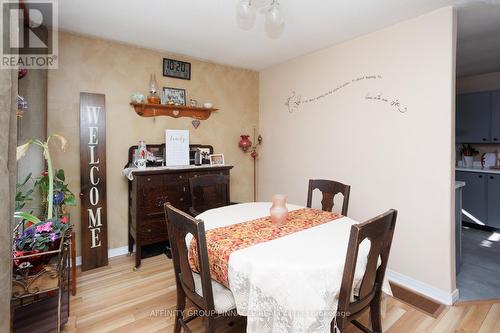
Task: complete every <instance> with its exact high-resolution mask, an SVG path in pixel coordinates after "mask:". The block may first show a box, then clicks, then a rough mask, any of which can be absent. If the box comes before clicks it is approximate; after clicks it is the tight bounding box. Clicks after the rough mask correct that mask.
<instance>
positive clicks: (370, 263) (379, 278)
mask: <svg viewBox="0 0 500 333" xmlns="http://www.w3.org/2000/svg"><path fill="white" fill-rule="evenodd" d="M396 218H397V211H396V210H393V209H391V210H389V211H388V212H386V213H384V214H382V215H379V216H377V217H375V218H373V219H370V220H369V221H367V222H364V223H361V224H357V225H353V226H352V227H351V234H350V239H349V246H348V250H347V255H346V260H345V265H344V274H343V277H342V285H341V290H340V294H339V303H338V304H339V305H338V311H345V312H352V311H358V310H359V308H360V307H359V306H356V305H360V303H363V304H365V303H369V302H371V300H372V299H376V298H377V297H379V295H380V293H381V291H382V284H383V280H384V276H385V271H386V268H387V261H388V259H389V252H390V249H391V244H392V238H393V235H394V229H395V226H396ZM365 239H368V240H369V241H370V251H369V253H368V258H367V265H366V269H365V273H364V275H363V279H362V280H361V285H360V288H359V292H358V295H357V296H356V297H355V300H354V302H351V298H352V294H353V282H354V274H355V269H356V263H357V260H358V255H359V248H360V245H361V243H362V242H363V241H364V240H365ZM367 300H368V301H369V302H367Z"/></svg>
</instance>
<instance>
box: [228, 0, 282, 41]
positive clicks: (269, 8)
mask: <svg viewBox="0 0 500 333" xmlns="http://www.w3.org/2000/svg"><path fill="white" fill-rule="evenodd" d="M257 11H258V12H259V13H261V14H264V15H265V31H266V33H267V35H268V36H269V37H271V38H278V37H280V36H281V34H282V33H283V30H284V27H285V20H284V18H283V14H282V12H281V9H280V5H279V2H278V0H239V1H238V4H237V6H236V20H237V22H238V26H239V27H240V28H241V29H244V30H250V29H252V28H253V26H254V25H255V20H256V16H257Z"/></svg>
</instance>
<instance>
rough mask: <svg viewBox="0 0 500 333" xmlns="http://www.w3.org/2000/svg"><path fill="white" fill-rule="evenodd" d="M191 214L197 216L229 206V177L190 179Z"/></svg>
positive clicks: (202, 176)
mask: <svg viewBox="0 0 500 333" xmlns="http://www.w3.org/2000/svg"><path fill="white" fill-rule="evenodd" d="M189 188H190V193H191V209H190V211H191V213H192V215H197V214H200V213H203V212H204V211H206V210H208V209H212V208H218V207H223V206H227V205H229V203H230V198H229V176H228V175H215V174H211V175H201V176H197V177H192V178H190V179H189Z"/></svg>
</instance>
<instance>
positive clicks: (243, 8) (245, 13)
mask: <svg viewBox="0 0 500 333" xmlns="http://www.w3.org/2000/svg"><path fill="white" fill-rule="evenodd" d="M255 17H256V13H255V9H254V8H253V6H252V5H251V3H250V0H240V1H239V2H238V4H237V5H236V21H237V22H238V26H239V27H240V28H241V29H244V30H250V29H252V27H253V26H254V24H255Z"/></svg>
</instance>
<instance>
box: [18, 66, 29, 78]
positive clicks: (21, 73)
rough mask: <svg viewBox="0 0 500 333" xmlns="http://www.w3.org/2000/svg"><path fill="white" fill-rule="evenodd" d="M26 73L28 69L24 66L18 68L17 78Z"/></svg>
mask: <svg viewBox="0 0 500 333" xmlns="http://www.w3.org/2000/svg"><path fill="white" fill-rule="evenodd" d="M26 74H28V70H27V69H26V68H19V70H18V71H17V78H18V79H22V78H23V77H25V76H26Z"/></svg>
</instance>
